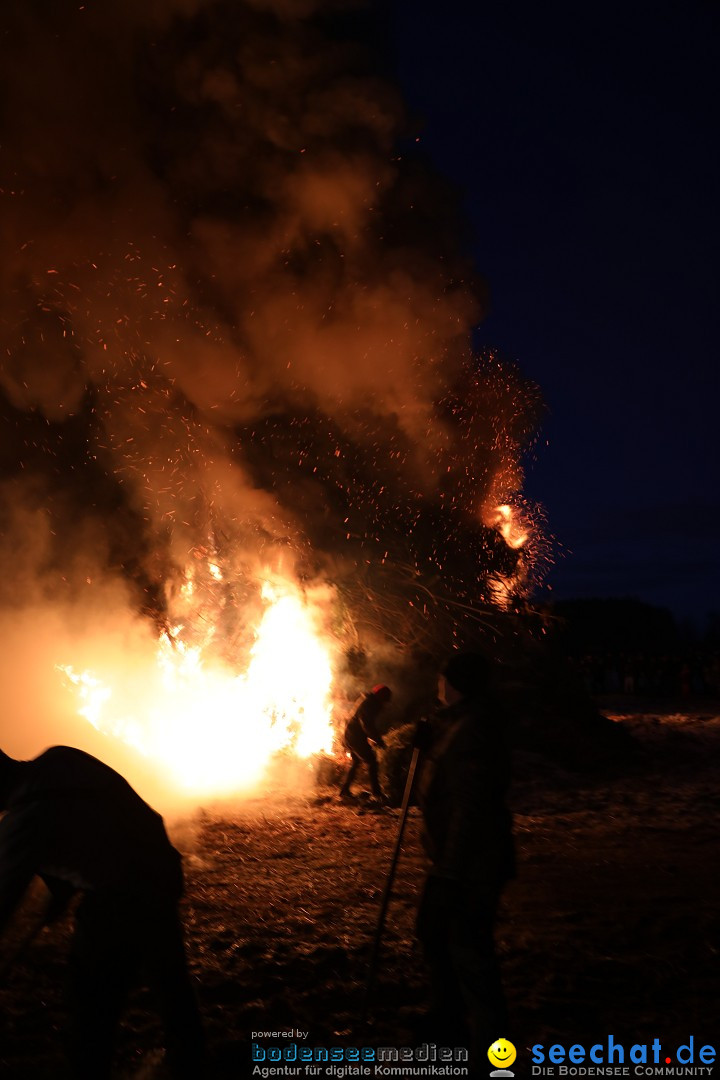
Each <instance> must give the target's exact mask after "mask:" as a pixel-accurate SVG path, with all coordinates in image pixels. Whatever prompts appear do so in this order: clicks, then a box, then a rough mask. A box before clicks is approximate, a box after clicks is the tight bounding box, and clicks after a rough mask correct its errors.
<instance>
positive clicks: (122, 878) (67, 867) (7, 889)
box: [0, 746, 182, 932]
mask: <svg viewBox="0 0 720 1080" xmlns="http://www.w3.org/2000/svg"><path fill="white" fill-rule="evenodd" d="M36 874H37V875H40V876H42V877H44V878H46V879H48V880H49V882H53V881H60V882H63V883H65V884H66V885H69V886H71V887H72V888H74V889H81V890H84V891H92V892H95V893H102V894H106V895H113V896H116V897H118V898H120V899H123V898H124V899H125V900H126V901H127V902H129V903H132V904H147V903H150V904H153V903H164V902H167V901H171V902H174V901H176V900H177V899H179V897H180V895H181V893H182V866H181V858H180V855H179V853H178V852H177V851H176V850H175V848H174V847H173V846H172V844H171V843H170V841H169V839H168V836H167V833H166V832H165V826H164V824H163V820H162V818H161V817H160V815H159V814H157V813H156V812H155V811H154V810H153V809H152V808H151V807H150V806H148V804H147V803H146V802H143V800H142V799H141V798H140V796H139V795H138V794H137V792H135V791H134V790H133V788H131V787H130V785H129V784H128V783H127V781H126V780H124V779H123V777H122V776H120V775H119V773H116V772H115V771H114V770H113V769H111V768H109V767H108V766H107V765H103V763H102V762H100V761H98V760H97V759H96V758H94V757H91V756H90V755H89V754H85V753H83V752H82V751H81V750H73V749H71V748H69V747H67V746H54V747H52V748H51V749H50V750H46V751H45V753H44V754H40V756H39V757H37V758H35V759H34V760H33V761H29V762H25V763H23V770H22V773H21V774H20V776H19V779H18V782H17V783H16V784H15V786H14V788H13V789H12V790H11V792H10V795H9V799H8V804H7V812H6V814H5V816H4V817H3V818H2V820H1V821H0V932H1V931H2V929H3V927H4V926H5V924H6V923H7V921H8V919H9V918H10V916H11V915H12V913H13V911H14V909H15V907H16V906H17V904H18V902H19V901H20V900H21V898H22V896H23V894H24V892H25V890H26V888H27V886H28V884H29V883H30V880H31V879H32V877H33V876H35V875H36Z"/></svg>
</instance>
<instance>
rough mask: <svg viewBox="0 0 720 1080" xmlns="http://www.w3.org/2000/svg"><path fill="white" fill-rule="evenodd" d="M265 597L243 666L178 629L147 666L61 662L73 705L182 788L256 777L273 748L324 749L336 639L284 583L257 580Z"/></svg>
mask: <svg viewBox="0 0 720 1080" xmlns="http://www.w3.org/2000/svg"><path fill="white" fill-rule="evenodd" d="M213 571H216V572H217V574H219V570H218V568H217V567H215V566H214V565H213V566H212V567H211V571H210V572H211V574H213V576H216V574H214V573H213ZM218 580H219V578H218ZM262 601H263V605H264V611H263V614H262V617H261V619H260V622H259V625H258V626H257V629H256V631H255V640H254V643H253V645H252V647H251V649H250V654H249V657H248V662H247V666H246V669H245V670H244V671H243V672H240V673H237V672H233V671H230V670H229V669H228V668H227V667H226V666H219V665H217V664H214V663H212V661H208V660H206V659H205V657H204V656H203V649H202V647H201V646H190V645H188V644H186V643H185V642H184V641H183V639H182V630H181V628H176V630H174V631H171V632H170V633H168V634H164V635H163V636H162V637H161V639H160V641H159V643H158V647H157V652H156V655H155V657H154V661H153V663H152V664H151V665H149V667H147V668H145V669H143V670H142V671H136V672H123V673H122V675H117V676H115V677H114V678H113V679H112V682H111V681H110V680H106V679H104V678H101V677H100V676H99V675H97V674H96V673H95V672H92V671H81V672H78V671H76V670H75V669H74V668H73V667H72V666H71V665H58V666H59V668H60V670H62V671H63V672H64V674H65V676H66V678H67V680H68V682H69V684H70V686H72V687H73V688H74V690H75V692H76V694H77V696H78V698H79V702H80V703H79V708H78V712H79V713H80V714H81V715H82V716H83V717H85V719H86V720H88V721H89V723H91V724H92V725H93V727H95V728H96V729H97V730H99V731H101V732H103V733H104V734H106V735H109V736H111V737H113V738H117V739H120V740H122V742H124V743H126V744H128V745H130V746H132V747H134V748H135V749H136V750H137V751H139V753H141V754H142V755H143V756H145V757H146V758H149V759H151V760H152V761H153V762H154V763H155V764H156V765H159V766H160V768H161V770H162V771H163V772H164V773H165V774H166V776H167V777H168V779H170V780H171V781H172V783H173V784H174V785H175V786H176V787H178V788H179V789H181V790H182V791H184V792H186V793H188V794H196V795H218V796H219V795H228V794H232V793H235V792H237V791H240V790H242V789H247V788H248V787H251V786H253V785H256V784H257V783H258V782H259V781H261V780H262V777H263V775H264V773H265V771H266V769H267V767H268V765H269V763H270V762H271V760H272V759H273V757H274V756H275V755H276V754H277V753H279V752H280V751H285V752H288V753H291V754H293V755H295V756H296V757H298V758H301V759H307V758H310V757H311V756H312V755H314V754H317V753H321V752H329V751H330V750H331V749H332V739H333V729H332V704H331V691H332V661H331V654H332V651H333V643H332V642H331V641H330V639H329V638H328V637H327V635H326V634H325V633H324V631H323V629H322V612H321V611H320V609H319V608H318V607H316V606H313V604H311V603H309V602H308V601H307V599H306V598H305V597H304V596H303V594H302V593H301V591H300V589H299V588H298V587H297V586H295V585H293V584H292V583H290V582H288V581H277V580H276V581H274V582H273V583H272V584H269V583H266V584H265V585H263V588H262Z"/></svg>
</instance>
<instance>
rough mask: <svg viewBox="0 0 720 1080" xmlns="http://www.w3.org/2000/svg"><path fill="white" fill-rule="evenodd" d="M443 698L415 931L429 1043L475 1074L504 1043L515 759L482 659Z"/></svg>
mask: <svg viewBox="0 0 720 1080" xmlns="http://www.w3.org/2000/svg"><path fill="white" fill-rule="evenodd" d="M438 696H439V698H440V702H441V704H442V706H443V707H442V708H441V709H440V710H439V711H438V712H437V714H436V717H435V719H434V720H433V723H432V736H433V738H432V743H431V745H430V746H429V747H428V748H427V750H426V754H425V760H424V763H423V766H422V770H421V774H420V778H419V783H418V800H419V802H420V807H421V809H422V813H423V817H424V826H425V830H424V842H425V847H426V851H427V854H428V855H429V857H430V860H431V866H430V870H429V873H428V876H427V879H426V882H425V888H424V892H423V895H422V898H421V901H420V907H419V911H418V922H417V933H418V937H419V939H420V941H421V943H422V946H423V951H424V955H425V960H426V963H427V966H428V969H429V974H430V989H431V1010H430V1014H429V1016H428V1017H427V1018H426V1027H425V1028H424V1033H425V1035H426V1037H427V1038H433V1039H435V1041H436V1042H442V1043H443V1045H445V1046H453V1045H467V1044H468V1041H469V1042H470V1044H471V1046H472V1048H473V1052H474V1057H475V1062H476V1068H477V1067H478V1064H477V1063H478V1062H479V1061H480V1060H483V1061H484V1059H485V1055H486V1053H487V1049H488V1047H489V1046H490V1045H491V1044H492V1043H493V1042H494V1041H495V1040H496V1039H498V1038H501V1037H503V1038H506V1037H508V1031H507V1012H506V1007H505V999H504V996H503V991H502V985H501V982H500V974H499V969H498V964H497V960H496V956H495V944H494V936H493V934H494V924H495V918H496V913H497V907H498V901H499V898H500V893H501V891H502V888H503V886H504V885H505V883H506V882H507V881H508V879H509V878H511V877H513V875H514V868H515V859H514V850H513V839H512V821H511V817H510V813H509V811H508V809H507V807H506V805H505V793H506V791H507V787H508V783H509V778H510V757H509V750H508V747H507V745H506V741H505V737H504V732H503V728H502V721H501V718H500V716H499V715H498V712H497V707H496V706H495V704H494V702H493V699H492V697H491V695H490V693H489V670H488V666H487V662H486V661H485V659H484V658H483V657H482V656H480V655H477V654H474V653H460V654H457V655H455V656H453V658H452V659H451V660H450V661H449V663H448V664H447V666H446V667H445V669H444V671H443V673H442V675H441V677H440V681H439V693H438Z"/></svg>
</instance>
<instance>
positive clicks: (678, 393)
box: [394, 0, 720, 626]
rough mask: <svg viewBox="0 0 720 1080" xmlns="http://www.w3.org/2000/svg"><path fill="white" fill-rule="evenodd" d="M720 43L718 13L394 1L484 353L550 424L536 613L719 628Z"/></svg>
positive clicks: (402, 52) (407, 73) (399, 54)
mask: <svg viewBox="0 0 720 1080" xmlns="http://www.w3.org/2000/svg"><path fill="white" fill-rule="evenodd" d="M719 41H720V6H719V5H718V4H716V3H698V2H690V3H686V4H673V5H663V4H648V3H642V4H624V5H619V6H613V5H610V6H608V5H606V4H604V5H589V4H582V5H579V4H578V5H574V6H573V7H570V6H564V5H554V4H549V5H546V4H537V5H536V4H517V3H494V4H487V3H481V4H478V5H475V6H473V5H469V4H464V3H461V2H457V0H449V2H444V3H442V4H429V3H425V2H421V3H416V2H415V0H399V2H397V3H396V22H395V33H394V44H395V49H396V53H395V64H396V73H397V78H398V79H399V81H400V84H401V87H402V91H403V95H404V97H405V99H406V101H407V103H408V105H409V108H410V114H411V128H412V132H413V133H416V134H417V135H419V136H420V143H419V146H420V148H421V149H423V150H424V152H425V153H426V154H427V155H428V156H429V157H430V159H431V160H432V161H433V163H434V165H435V166H436V167H437V168H438V169H439V170H440V171H442V172H443V173H444V174H445V175H446V176H447V177H448V178H449V179H450V181H451V182H452V183H453V184H454V185H455V186H456V187H457V188H458V191H459V193H460V197H461V199H462V200H463V203H464V208H465V211H466V213H467V215H468V217H469V221H470V226H471V229H470V230H469V234H468V244H469V246H470V248H471V250H472V253H473V256H474V259H475V261H476V263H477V265H478V267H479V269H480V270H481V271H482V273H483V274H484V275H485V276H486V278H487V280H488V283H489V287H490V294H491V309H490V312H489V314H488V316H487V317H486V319H485V320H484V321H483V323H482V325H481V326H480V327H479V330H478V340H479V342H480V343H481V344H484V345H493V346H497V347H499V348H500V349H501V350H503V352H504V353H505V354H506V355H508V356H509V357H511V358H513V359H516V360H517V361H518V363H519V365H520V367H521V369H522V371H523V372H524V373H525V374H527V375H528V376H530V377H531V378H533V379H535V380H536V381H537V382H538V383H539V384H540V386H541V388H542V391H543V394H544V397H545V400H546V402H547V404H548V409H549V413H548V417H547V420H546V422H545V425H544V427H543V431H542V438H541V440H540V442H539V443H538V446H537V450H536V452H535V454H534V458H535V460H534V461H533V460H531V461H529V462H528V466H529V467H528V475H527V484H526V490H527V492H528V494H529V495H530V497H531V498H534V499H537V500H539V501H540V502H542V503H543V504H544V506H545V507H546V509H547V512H548V517H549V522H550V528H551V531H552V532H553V534H554V535H555V537H556V538H557V552H558V558H557V562H556V566H555V568H554V570H553V571H552V573H551V575H550V578H549V583H550V585H551V586H552V590H553V591H552V593H549V594H543V595H544V596H546V597H547V598H548V599H549V598H552V597H553V596H554V597H556V598H568V597H580V596H585V597H587V596H628V595H630V596H636V597H639V598H640V599H642V600H644V601H646V602H649V603H652V604H659V605H665V606H668V607H670V608H672V610H673V611H674V612H675V613H676V614H677V615H679V616H680V617H682V618H685V617H691V618H692V619H694V620H695V621H696V623H697V624H698V625H700V626H702V624H703V622H704V616H705V614H706V613H707V612H709V611H712V610H715V611H717V610H718V608H720V603H719V602H718V570H719V569H720V566H719V563H718V543H717V535H718V531H719V527H720V507H719V504H718V498H717V481H716V476H717V464H718V455H717V449H716V447H717V423H716V416H717V410H718V383H717V374H716V372H717V345H716V342H717V334H716V330H717V307H716V303H717V295H718V273H717V262H718V250H719V249H720V246H719V244H718V240H719V236H718V227H717V226H718V209H717V207H718V193H719V192H720V182H719V181H720V176H719V175H718V173H719V170H718V130H719V125H718V119H719V117H718V108H717V102H718V101H720V87H718V85H717V84H718V72H719V71H720V55H719V53H720V45H719ZM410 142H412V140H410ZM546 443H547V445H546ZM563 550H564V552H565V553H564V554H563Z"/></svg>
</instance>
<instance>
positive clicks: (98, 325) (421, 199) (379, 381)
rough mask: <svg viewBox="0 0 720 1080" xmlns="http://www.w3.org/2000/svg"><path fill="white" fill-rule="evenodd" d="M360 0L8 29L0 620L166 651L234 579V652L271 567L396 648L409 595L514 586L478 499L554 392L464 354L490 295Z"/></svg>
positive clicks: (162, 7) (139, 13)
mask: <svg viewBox="0 0 720 1080" xmlns="http://www.w3.org/2000/svg"><path fill="white" fill-rule="evenodd" d="M351 8H352V5H349V4H339V3H334V4H333V3H321V2H312V0H244V2H240V0H232V2H231V0H227V2H221V0H142V2H141V0H132V2H130V0H104V2H102V3H101V2H99V0H96V2H93V0H88V2H87V3H85V4H78V3H77V2H73V3H72V4H71V3H69V2H68V0H28V2H27V3H23V4H19V3H18V4H14V5H12V7H11V9H10V10H8V11H7V12H6V13H5V17H4V33H3V37H2V41H1V44H0V48H1V50H2V52H1V56H0V60H1V64H2V66H1V69H0V70H1V71H2V80H3V89H4V94H3V109H2V130H3V137H2V162H3V164H2V181H1V183H2V194H1V197H0V217H1V222H0V225H1V227H2V233H3V237H4V258H3V260H2V265H1V267H0V323H1V324H2V336H3V343H4V348H3V351H2V357H1V359H0V407H1V408H2V413H3V416H2V420H3V423H2V436H1V440H2V441H1V443H0V478H1V483H2V494H3V505H2V526H3V528H2V545H3V565H4V566H5V568H6V573H5V576H4V579H3V581H2V583H1V584H0V592H1V599H2V602H3V604H4V606H5V608H6V610H9V611H12V610H17V608H18V607H22V608H24V609H26V612H27V610H32V611H34V612H36V611H37V610H39V608H42V609H43V610H47V608H48V606H49V605H54V610H57V609H58V605H59V606H60V607H62V609H63V611H64V612H65V615H64V616H63V619H62V620H61V621H63V622H64V625H65V627H66V628H67V626H68V620H70V621H72V618H73V616H71V615H68V614H67V612H68V611H78V610H81V611H83V612H84V613H85V614H87V611H88V610H90V609H94V610H97V609H100V610H102V611H107V610H108V605H109V604H111V606H112V608H113V610H115V609H118V610H122V611H123V612H124V619H125V621H126V622H128V623H132V624H134V625H135V626H137V625H138V624H142V623H143V621H144V622H145V623H147V624H149V625H150V631H147V632H152V633H156V632H157V629H156V627H157V626H158V625H159V626H160V627H163V626H165V625H167V620H168V619H169V618H170V617H171V615H172V612H173V604H174V600H175V598H176V597H177V595H178V593H179V590H180V589H181V587H182V584H183V582H184V581H186V578H187V567H188V566H189V565H190V566H192V567H194V568H195V573H196V575H201V574H203V573H204V574H205V577H206V579H207V580H206V586H207V588H208V589H210V588H211V587H214V586H213V583H212V581H210V580H209V579H208V578H207V570H206V567H207V563H208V560H214V561H215V562H216V563H217V564H218V565H221V566H222V567H223V576H224V580H225V582H226V584H225V585H223V589H225V593H224V594H223V596H224V600H223V605H224V610H225V616H224V618H225V622H226V626H225V631H224V638H223V639H224V641H225V642H226V644H227V643H230V644H229V645H228V646H227V647H228V648H230V646H232V647H233V648H234V647H235V645H236V644H237V641H238V639H239V637H241V636H242V633H243V626H244V620H243V618H242V605H243V603H244V602H246V601H249V599H250V594H251V592H252V588H251V586H250V584H249V583H251V582H252V581H253V580H255V579H256V578H257V575H258V574H259V573H260V572H261V570H262V567H263V566H273V567H275V568H278V567H284V568H285V569H287V570H290V569H292V572H293V574H294V575H296V576H298V577H300V578H301V579H303V580H308V581H309V580H317V579H331V580H332V581H333V582H334V583H335V585H336V586H337V587H338V589H339V590H340V591H341V593H342V594H343V595H344V596H345V597H346V600H347V605H348V610H349V611H350V616H351V621H352V620H354V624H355V625H356V626H358V625H363V619H365V625H366V626H367V627H368V628H370V629H371V630H372V629H374V631H378V632H379V633H380V634H381V635H382V632H383V631H384V630H387V629H388V625H389V623H390V622H392V623H394V625H395V631H396V638H397V639H398V643H399V644H402V640H401V639H402V638H403V635H405V637H407V633H408V631H407V628H405V629H402V630H401V631H400V632H399V633H398V631H397V620H396V618H395V615H396V613H397V611H398V610H399V609H400V607H401V606H402V608H403V610H404V612H405V614H407V613H408V611H409V610H412V611H413V612H414V613H415V614H418V613H422V611H423V608H425V610H427V604H428V602H429V599H428V598H430V600H432V601H435V600H437V598H438V597H442V598H444V599H443V603H444V602H445V601H448V602H450V600H452V602H455V601H457V602H462V603H472V604H475V603H483V602H488V601H489V600H490V599H491V595H492V594H491V591H490V588H489V584H488V582H489V581H490V580H491V579H492V578H493V576H496V577H497V576H498V575H499V576H501V577H505V578H508V577H511V576H512V575H513V573H514V571H515V570H516V568H517V562H518V552H517V550H515V549H514V548H513V546H512V544H508V543H506V539H504V538H503V536H502V534H501V532H500V531H498V529H497V528H495V527H494V526H493V525H492V524H489V519H488V507H492V506H493V505H494V504H495V503H498V502H505V501H507V500H508V499H509V498H510V497H511V496H512V494H513V493H514V492H517V491H518V490H519V488H520V484H521V479H522V478H521V472H520V467H519V459H520V454H521V451H522V448H523V446H524V445H526V444H527V442H528V440H529V439H530V438H531V436H532V432H533V429H534V425H535V423H536V420H537V415H538V410H539V407H540V406H539V399H538V396H537V392H536V391H535V389H534V388H533V387H532V386H529V385H528V384H527V383H525V382H524V381H523V379H522V378H521V377H520V376H519V374H518V373H517V372H516V371H515V370H514V369H512V368H508V367H507V366H504V365H503V364H501V363H500V362H499V361H498V360H497V359H495V358H493V357H485V358H474V357H473V356H472V353H471V348H470V331H471V328H472V326H473V325H474V324H475V323H476V322H477V321H478V320H479V318H481V316H482V310H483V295H484V293H483V289H482V287H481V285H480V284H479V282H478V281H477V280H476V279H475V277H474V275H473V272H472V269H471V268H470V267H469V266H467V265H466V264H465V263H464V262H463V260H462V259H461V258H460V256H459V255H458V251H459V244H458V240H457V233H456V230H455V227H454V225H453V224H452V220H451V219H452V214H451V213H448V212H447V211H446V209H444V208H442V206H441V204H440V199H441V198H442V196H443V189H442V186H441V185H440V184H439V183H438V182H437V181H436V180H435V179H434V178H433V177H432V176H431V175H429V174H428V173H427V172H426V171H425V170H424V169H422V168H420V167H418V165H417V163H415V162H412V161H410V162H405V161H403V160H401V159H400V158H399V156H398V154H397V151H396V149H395V147H396V144H397V137H398V134H399V133H400V132H401V131H402V127H403V123H404V118H403V112H402V106H401V103H400V101H399V99H398V96H397V94H396V92H395V91H394V90H393V89H392V88H391V87H390V86H389V84H387V83H386V82H385V81H383V80H382V79H381V78H380V77H378V76H377V75H376V74H375V73H374V67H375V66H376V61H375V57H374V55H373V51H372V48H371V47H370V45H369V36H368V40H367V41H365V42H363V40H362V38H363V35H362V34H358V33H357V32H355V31H356V30H357V27H358V25H360V23H359V22H358V18H359V17H358V16H357V13H355V14H354V15H353V17H352V18H351V17H350V16H351V14H352V11H351ZM351 28H352V30H353V33H351V32H350V30H351ZM10 568H12V569H10ZM230 578H232V586H229V585H227V582H228V580H229V579H230ZM228 590H230V592H228ZM230 594H231V595H230ZM109 597H111V598H112V600H111V601H110V600H109ZM381 598H383V599H382V600H381ZM373 605H374V606H375V608H376V609H378V610H380V614H377V611H376V613H375V615H373V617H372V618H368V617H367V616H368V607H369V606H370V607H372V606H373ZM384 606H387V607H389V610H390V613H391V616H392V618H391V619H389V620H384V621H383V618H382V609H383V607H384ZM231 610H232V612H233V613H234V614H230V612H231ZM418 617H419V618H422V614H418ZM24 618H25V616H24ZM80 621H82V620H80ZM153 625H154V626H155V628H153ZM116 626H117V623H116ZM144 632H146V631H143V633H144ZM414 632H415V631H413V633H414ZM361 636H362V635H361ZM391 636H392V635H391ZM49 651H50V650H49Z"/></svg>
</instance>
